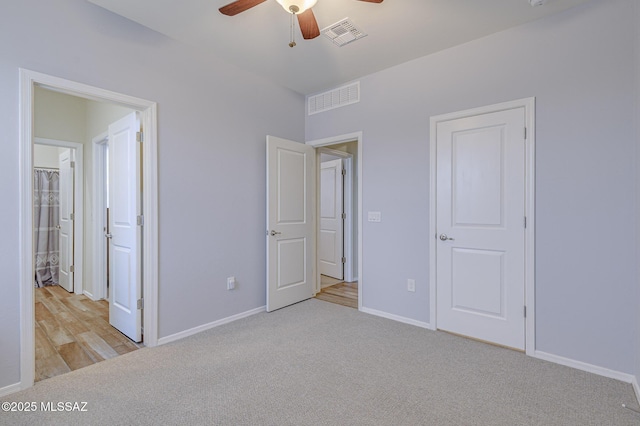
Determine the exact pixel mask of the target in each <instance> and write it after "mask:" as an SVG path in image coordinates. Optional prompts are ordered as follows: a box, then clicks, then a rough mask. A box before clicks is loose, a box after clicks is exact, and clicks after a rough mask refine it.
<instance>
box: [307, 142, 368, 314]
mask: <svg viewBox="0 0 640 426" xmlns="http://www.w3.org/2000/svg"><path fill="white" fill-rule="evenodd" d="M347 142H356V145H357V156H358V158H357V164H356V168H357V176H358V189H357V192H356V193H357V194H358V207H357V210H356V212H355V214H354V215H353V216H352V219H353V218H354V217H357V218H358V275H357V277H354V278H356V279H357V280H358V310H362V293H363V290H362V289H363V287H364V284H363V281H364V280H363V275H362V217H361V216H362V132H361V131H360V132H354V133H347V134H343V135H338V136H332V137H328V138H323V139H315V140H311V141H307V142H305V143H306V144H307V145H311V146H313V147H314V148H316V161H317V164H318V167H316V169H317V170H316V174H317V177H316V188H317V189H316V193H318V191H319V189H320V188H319V186H320V179H319V176H320V175H319V173H320V172H319V167H320V148H321V147H327V146H330V145H337V144H340V143H347ZM343 154H344V153H343ZM347 174H349V173H347ZM351 176H353V173H351ZM351 183H352V185H351V186H352V188H353V182H351ZM345 204H346V203H345ZM350 204H353V203H350ZM319 209H320V207H319V203H316V216H317V217H319V215H320V210H319ZM352 213H353V212H352ZM352 226H353V221H351V224H350V228H351V229H352ZM345 233H346V231H345ZM316 235H317V236H319V235H320V221H319V220H318V221H317V223H316ZM318 241H319V239H318V238H316V244H317V242H318ZM352 243H353V240H352ZM316 253H317V250H316ZM351 253H353V247H352V249H351ZM352 260H353V259H352ZM319 262H320V260H319V258H318V256H316V271H317V277H316V288H317V289H318V291H319V286H320V263H319ZM345 270H346V268H345ZM352 271H353V267H352ZM345 272H346V271H345Z"/></svg>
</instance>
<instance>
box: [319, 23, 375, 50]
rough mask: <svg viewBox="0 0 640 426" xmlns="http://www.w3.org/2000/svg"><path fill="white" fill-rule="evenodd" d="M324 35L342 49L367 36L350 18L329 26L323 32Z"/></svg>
mask: <svg viewBox="0 0 640 426" xmlns="http://www.w3.org/2000/svg"><path fill="white" fill-rule="evenodd" d="M322 34H324V35H325V36H326V37H328V38H329V40H331V41H332V42H333V44H335V45H336V46H340V47H342V46H344V45H345V44H349V43H351V42H352V41H356V40H358V39H361V38H362V37H366V36H367V34H365V33H363V32H362V31H360V29H359V28H357V27H356V25H355V24H354V23H353V22H352V21H351V20H349V18H344V19H343V20H341V21H338V22H336V23H335V24H333V25H329V26H328V27H327V28H325V29H323V30H322Z"/></svg>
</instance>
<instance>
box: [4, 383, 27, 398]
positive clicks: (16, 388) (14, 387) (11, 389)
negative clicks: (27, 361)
mask: <svg viewBox="0 0 640 426" xmlns="http://www.w3.org/2000/svg"><path fill="white" fill-rule="evenodd" d="M19 390H22V386H21V385H20V383H14V384H12V385H9V386H5V387H3V388H0V397H2V396H5V395H9V394H10V393H14V392H18V391H19Z"/></svg>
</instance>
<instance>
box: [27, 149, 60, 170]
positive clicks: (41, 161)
mask: <svg viewBox="0 0 640 426" xmlns="http://www.w3.org/2000/svg"><path fill="white" fill-rule="evenodd" d="M59 155H60V152H59V151H58V147H55V146H47V145H34V146H33V167H44V168H46V169H58V167H59V165H60V157H59Z"/></svg>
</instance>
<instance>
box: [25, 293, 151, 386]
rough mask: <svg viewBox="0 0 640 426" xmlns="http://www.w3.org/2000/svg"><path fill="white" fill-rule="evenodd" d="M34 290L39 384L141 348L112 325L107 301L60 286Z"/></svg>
mask: <svg viewBox="0 0 640 426" xmlns="http://www.w3.org/2000/svg"><path fill="white" fill-rule="evenodd" d="M35 290H36V291H35V298H36V301H35V317H36V322H35V340H36V374H35V381H36V382H37V381H40V380H43V379H47V378H49V377H54V376H57V375H59V374H64V373H67V372H69V371H72V370H77V369H78V368H82V367H86V366H88V365H91V364H95V363H97V362H100V361H103V360H105V359H108V358H113V357H116V356H118V355H122V354H125V353H127V352H131V351H135V350H136V349H138V348H139V347H141V345H138V344H135V343H133V342H132V341H131V340H129V338H127V337H126V336H124V335H123V334H121V333H120V332H119V331H118V330H116V329H115V328H113V327H112V326H111V325H110V324H109V303H108V302H107V301H106V300H101V301H98V302H94V301H93V300H91V299H89V298H88V297H86V296H84V295H80V294H72V293H68V292H67V291H66V290H64V289H63V288H62V287H60V286H57V285H56V286H50V287H42V288H36V289H35Z"/></svg>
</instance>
